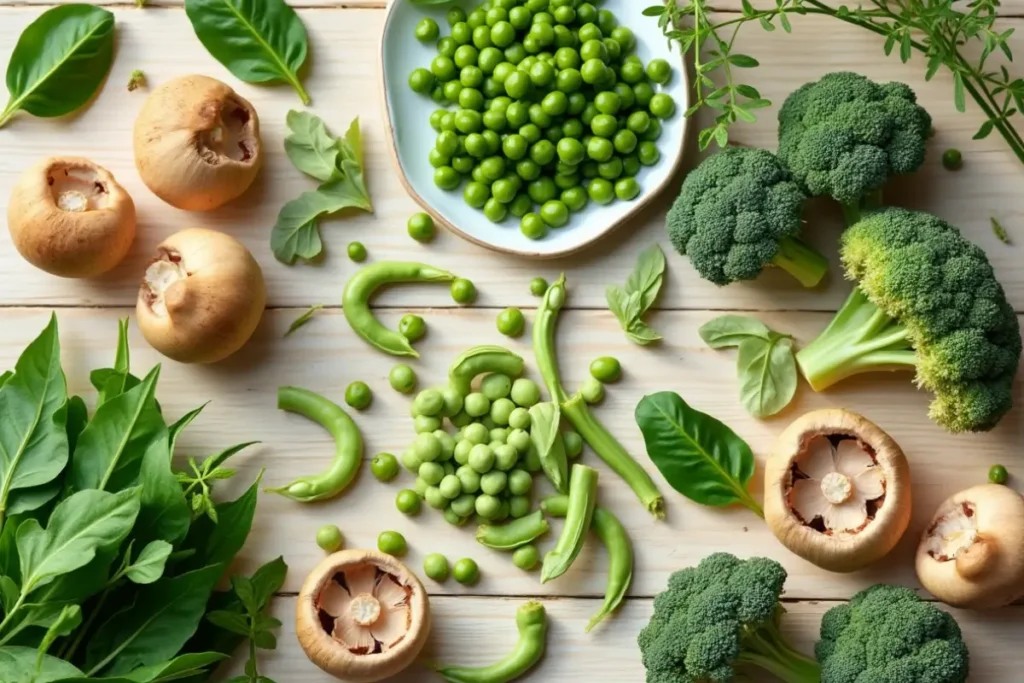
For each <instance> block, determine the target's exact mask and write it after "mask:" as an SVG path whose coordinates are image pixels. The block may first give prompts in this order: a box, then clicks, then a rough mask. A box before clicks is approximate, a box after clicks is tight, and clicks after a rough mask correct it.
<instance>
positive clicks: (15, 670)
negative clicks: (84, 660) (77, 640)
mask: <svg viewBox="0 0 1024 683" xmlns="http://www.w3.org/2000/svg"><path fill="white" fill-rule="evenodd" d="M38 659H39V653H37V652H36V651H35V650H34V649H33V648H30V647H0V681H3V683H53V682H54V681H58V680H61V679H65V678H71V677H74V676H79V677H80V676H81V675H82V672H81V671H79V670H78V668H76V667H75V666H73V665H72V664H70V663H68V662H65V661H64V660H63V659H57V658H56V657H51V656H50V655H44V656H43V658H42V662H41V664H42V666H40V667H39V669H38V671H37V669H36V664H37V660H38Z"/></svg>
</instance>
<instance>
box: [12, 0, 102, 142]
mask: <svg viewBox="0 0 1024 683" xmlns="http://www.w3.org/2000/svg"><path fill="white" fill-rule="evenodd" d="M113 58H114V15H113V14H112V13H111V12H108V11H107V10H104V9H100V8H98V7H93V6H91V5H77V4H76V5H59V6H57V7H54V8H53V9H50V10H47V11H46V12H43V13H42V14H41V15H40V16H39V18H38V19H36V20H35V21H33V22H32V23H31V24H29V25H28V28H26V29H25V31H24V32H23V33H22V34H21V37H20V38H19V39H18V43H17V45H15V46H14V52H13V53H12V54H11V61H10V63H9V64H8V65H7V90H8V91H9V92H10V94H11V98H10V100H9V101H8V103H7V106H6V107H5V108H4V110H3V112H0V127H3V125H4V124H5V123H7V121H9V120H10V119H11V117H12V116H14V114H15V113H17V112H18V111H27V112H28V113H29V114H32V115H33V116H42V117H46V118H50V117H54V116H64V115H65V114H70V113H71V112H73V111H75V110H76V109H78V108H79V107H81V106H82V105H84V104H85V103H86V102H88V101H89V98H90V97H92V96H93V94H94V93H95V92H96V90H97V89H99V87H100V85H101V84H102V83H103V79H104V78H106V76H107V72H108V71H110V64H111V62H112V61H113Z"/></svg>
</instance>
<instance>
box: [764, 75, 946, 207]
mask: <svg viewBox="0 0 1024 683" xmlns="http://www.w3.org/2000/svg"><path fill="white" fill-rule="evenodd" d="M931 126H932V119H931V116H929V114H928V112H927V111H925V110H924V109H923V108H922V107H920V106H919V105H918V104H917V96H916V95H915V94H914V91H913V90H911V89H910V87H909V86H907V85H905V84H903V83H875V82H874V81H872V80H869V79H867V78H865V77H864V76H861V75H860V74H856V73H851V72H846V71H841V72H836V73H830V74H827V75H825V76H824V77H822V78H821V80H819V81H815V82H813V83H807V84H805V85H803V86H801V87H800V88H799V89H797V90H796V91H794V92H793V93H792V94H791V95H790V96H789V97H788V98H786V101H785V103H784V104H783V105H782V108H781V109H780V110H779V159H781V160H782V163H783V165H785V166H786V168H788V169H789V170H790V172H791V173H792V174H793V177H794V178H795V179H796V180H797V182H799V183H800V185H801V186H802V187H803V189H804V190H805V191H806V192H807V193H808V194H810V195H811V196H815V197H817V196H827V197H832V198H834V199H835V200H836V201H838V202H839V203H840V204H841V205H842V206H843V210H844V213H845V214H846V216H847V221H848V222H849V223H853V222H856V219H857V218H858V216H859V210H860V208H861V207H862V206H863V205H865V204H868V205H871V204H873V203H877V194H878V191H879V190H881V188H882V186H883V185H884V184H885V183H886V181H887V180H888V179H889V178H890V177H892V176H894V175H901V174H905V173H912V172H914V171H916V170H917V169H918V168H919V167H920V166H921V164H922V163H924V155H925V142H926V140H927V139H928V137H929V135H930V134H931Z"/></svg>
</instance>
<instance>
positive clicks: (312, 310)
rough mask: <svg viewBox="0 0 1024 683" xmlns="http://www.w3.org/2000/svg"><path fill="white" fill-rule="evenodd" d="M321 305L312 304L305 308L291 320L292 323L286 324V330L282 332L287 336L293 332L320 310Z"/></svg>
mask: <svg viewBox="0 0 1024 683" xmlns="http://www.w3.org/2000/svg"><path fill="white" fill-rule="evenodd" d="M323 307H324V305H323V304H314V305H313V306H310V307H309V310H307V311H306V312H305V313H303V314H302V315H300V316H299V317H298V318H296V319H295V320H293V321H292V324H291V325H289V326H288V331H287V332H285V333H284V336H286V337H287V336H289V335H291V334H292V333H293V332H295V330H297V329H299V328H300V327H302V326H303V325H305V324H306V323H308V322H309V321H310V320H312V319H313V316H315V315H316V314H317V313H318V312H320V310H322V309H323Z"/></svg>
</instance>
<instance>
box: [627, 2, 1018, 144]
mask: <svg viewBox="0 0 1024 683" xmlns="http://www.w3.org/2000/svg"><path fill="white" fill-rule="evenodd" d="M742 8H743V11H742V14H741V15H740V16H738V17H731V18H728V19H725V20H723V21H716V20H715V19H714V18H713V17H712V16H710V14H709V11H710V7H709V5H708V2H707V0H683V1H682V2H678V3H671V2H670V3H665V4H659V5H656V6H653V7H649V8H648V9H646V10H644V14H646V15H648V16H653V17H657V18H658V22H659V24H660V26H661V27H662V29H663V31H664V32H665V35H666V36H667V37H668V38H669V40H670V41H676V42H678V43H679V45H680V46H681V48H682V50H683V52H684V53H686V52H689V53H690V55H691V58H692V59H693V64H694V73H695V75H696V82H695V85H694V87H695V91H696V98H695V102H694V104H693V106H692V107H690V109H689V110H687V112H686V115H687V116H690V115H691V114H693V113H695V112H696V111H698V110H700V109H702V108H704V107H709V108H711V109H714V110H715V111H717V112H718V116H717V117H716V118H715V122H714V125H712V126H710V127H708V128H706V129H704V130H702V131H701V132H700V135H699V137H698V142H699V145H700V148H701V149H705V148H706V147H707V146H708V145H709V144H711V141H712V140H713V141H715V142H716V143H718V145H719V146H721V147H725V145H726V144H727V143H728V141H729V126H731V125H732V124H733V123H735V122H736V121H738V120H742V121H749V122H752V121H755V120H756V115H755V113H754V112H755V110H757V109H760V108H763V107H767V106H769V105H771V102H769V101H768V100H766V99H765V98H763V97H761V94H760V93H759V92H758V91H757V89H756V88H754V87H753V86H752V85H749V84H746V83H739V82H738V80H737V78H738V77H737V75H736V72H735V70H736V69H745V68H751V67H756V66H758V61H757V60H756V59H755V58H754V57H751V56H750V55H745V54H740V53H739V52H736V51H734V46H735V43H736V36H737V35H738V33H739V31H740V29H741V28H742V27H743V26H745V25H747V24H749V23H751V22H757V23H759V24H760V25H761V27H762V28H763V29H765V30H766V31H774V30H775V27H776V23H778V25H779V26H781V27H782V29H783V30H784V31H786V32H787V33H789V32H790V31H791V24H790V19H789V17H790V16H791V15H802V14H820V15H825V16H830V17H834V18H836V19H838V20H840V21H844V22H846V23H848V24H852V25H853V26H859V27H860V28H863V29H866V30H868V31H871V32H872V33H876V34H878V35H880V36H883V37H884V38H885V45H884V49H885V54H887V55H889V54H891V53H892V52H893V51H898V53H899V56H900V60H901V61H903V62H904V63H905V62H907V61H908V60H909V59H910V57H911V55H912V54H913V53H914V51H917V52H920V53H922V54H924V55H925V57H926V64H927V67H926V70H925V80H931V79H932V77H934V76H935V74H936V73H937V72H938V70H939V69H940V68H942V67H946V68H947V69H948V70H949V71H950V72H951V73H952V74H953V104H954V106H955V107H956V108H957V110H958V111H961V112H962V111H965V110H966V102H967V95H970V96H971V98H972V99H973V100H974V101H975V103H977V105H978V107H980V108H981V110H982V112H983V113H984V114H985V116H986V120H985V122H984V123H982V125H981V127H980V128H979V129H978V131H977V133H976V134H975V136H974V137H975V139H981V138H985V137H988V136H989V135H990V134H991V133H992V132H993V131H997V132H998V133H999V134H1000V135H1001V136H1002V137H1003V139H1004V140H1005V141H1006V143H1007V144H1008V145H1009V146H1010V149H1011V150H1013V153H1014V154H1016V155H1017V158H1018V159H1020V160H1021V162H1024V138H1022V137H1021V135H1020V133H1018V132H1017V129H1016V128H1015V127H1014V125H1013V122H1012V120H1013V119H1015V117H1017V116H1019V115H1020V113H1021V111H1024V79H1021V78H1012V77H1011V76H1010V73H1009V71H1008V70H1007V69H1006V67H1005V66H1002V65H1000V66H999V68H998V69H996V68H994V67H992V66H990V65H989V58H990V57H991V56H992V55H993V54H995V53H996V52H999V53H1002V55H1003V56H1004V57H1005V58H1006V59H1007V60H1009V61H1012V60H1013V53H1012V52H1011V50H1010V45H1009V43H1008V39H1009V38H1010V36H1011V35H1012V34H1013V29H1012V28H1009V29H1006V30H1005V31H1003V30H999V29H997V28H996V26H995V22H996V17H997V11H998V9H999V0H975V1H974V2H969V3H964V2H960V3H958V2H956V0H900V1H899V2H896V1H894V0H868V1H867V2H863V3H860V4H858V5H857V6H856V7H855V8H853V9H850V8H848V7H847V6H845V5H829V4H826V3H825V2H822V1H821V0H776V3H775V6H774V7H767V8H765V9H755V8H754V6H753V5H752V4H751V2H750V0H742ZM684 20H686V21H685V22H684Z"/></svg>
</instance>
